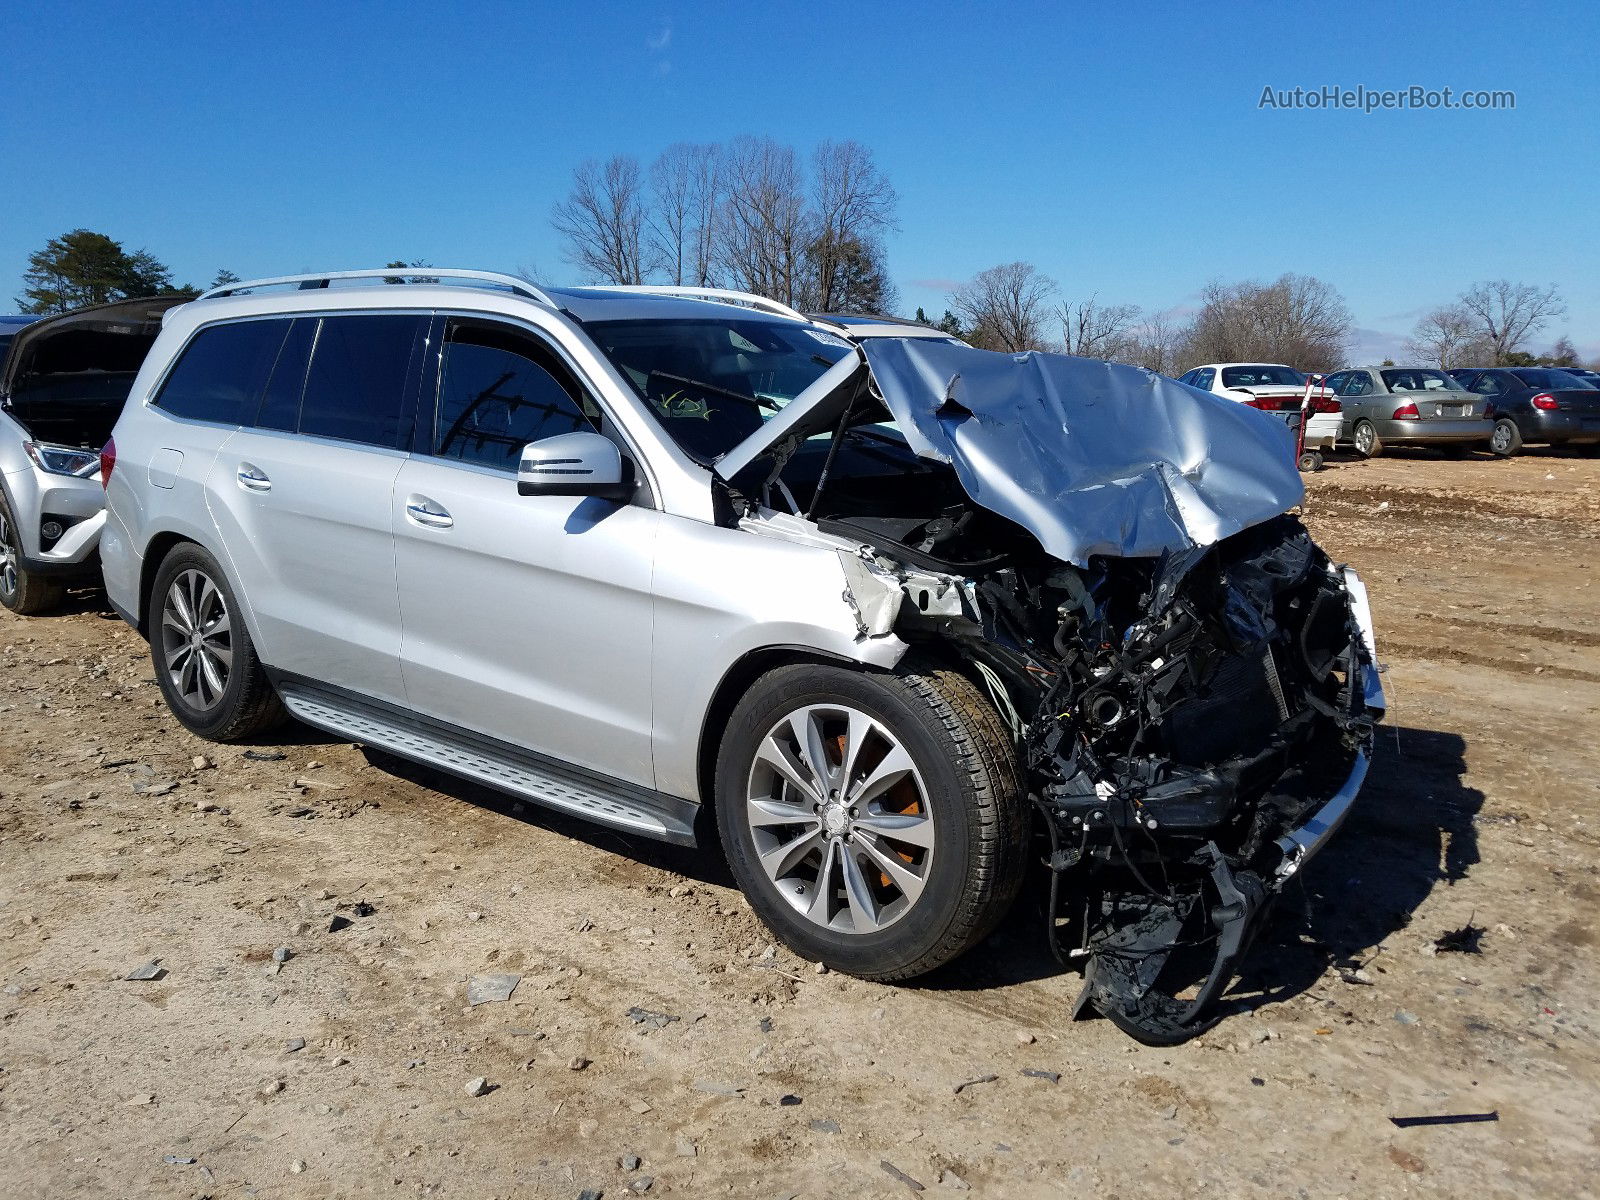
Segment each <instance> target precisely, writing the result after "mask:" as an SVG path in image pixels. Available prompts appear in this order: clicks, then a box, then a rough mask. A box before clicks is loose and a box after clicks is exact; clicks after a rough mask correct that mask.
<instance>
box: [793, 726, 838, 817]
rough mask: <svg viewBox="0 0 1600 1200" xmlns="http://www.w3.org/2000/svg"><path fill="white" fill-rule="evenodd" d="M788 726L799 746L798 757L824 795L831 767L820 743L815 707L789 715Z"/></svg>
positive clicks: (831, 777) (820, 736)
mask: <svg viewBox="0 0 1600 1200" xmlns="http://www.w3.org/2000/svg"><path fill="white" fill-rule="evenodd" d="M789 728H790V730H792V731H793V733H794V740H795V744H796V745H797V746H799V747H800V759H801V761H802V762H803V763H804V764H805V766H806V769H807V770H809V771H810V772H811V777H812V779H814V780H816V783H815V785H814V786H815V788H816V791H817V792H818V794H819V795H822V796H826V795H827V793H828V788H829V785H830V784H831V783H832V781H833V769H832V767H831V766H830V765H829V762H828V751H827V748H826V747H824V746H823V744H822V727H821V725H819V724H818V723H817V714H816V710H815V709H809V708H808V709H802V710H801V711H800V712H797V713H793V714H791V715H790V717H789Z"/></svg>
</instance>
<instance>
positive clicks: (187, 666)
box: [161, 569, 233, 712]
mask: <svg viewBox="0 0 1600 1200" xmlns="http://www.w3.org/2000/svg"><path fill="white" fill-rule="evenodd" d="M161 652H162V661H163V662H164V663H165V664H166V671H167V677H168V679H169V680H170V681H171V683H172V686H173V688H174V689H175V690H176V691H177V693H178V695H180V696H182V697H183V699H184V702H185V703H187V704H189V705H190V706H191V707H193V708H195V709H197V710H199V711H202V712H204V711H206V710H208V709H213V708H215V707H216V706H217V705H218V704H220V703H221V702H222V694H223V692H224V691H226V690H227V687H228V673H229V672H230V671H231V670H232V669H233V622H232V618H231V616H230V615H229V613H228V605H227V601H225V600H224V599H223V597H222V592H221V590H220V589H219V588H218V587H217V585H216V584H215V583H213V582H212V581H211V579H210V578H209V577H208V576H206V575H205V574H204V573H203V572H201V571H196V570H193V569H190V570H186V571H182V572H180V573H179V574H178V575H177V576H176V577H175V578H174V579H173V580H172V584H171V586H170V587H168V589H167V598H166V603H165V604H164V605H163V607H162V610H161Z"/></svg>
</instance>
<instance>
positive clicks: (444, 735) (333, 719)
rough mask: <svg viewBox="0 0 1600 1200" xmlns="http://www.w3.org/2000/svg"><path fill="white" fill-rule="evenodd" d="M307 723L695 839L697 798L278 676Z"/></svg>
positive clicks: (531, 795)
mask: <svg viewBox="0 0 1600 1200" xmlns="http://www.w3.org/2000/svg"><path fill="white" fill-rule="evenodd" d="M276 683H277V686H278V695H279V696H280V697H282V699H283V704H284V707H285V708H287V709H288V710H289V712H290V713H291V714H293V715H294V716H295V717H296V718H298V719H299V720H301V721H304V722H305V723H306V724H307V725H311V726H314V727H316V728H317V729H321V730H325V731H326V732H328V733H331V734H334V735H335V736H337V737H341V738H345V739H347V740H349V741H352V742H360V743H361V744H363V745H367V746H372V747H374V748H376V749H380V750H386V751H388V752H389V753H390V754H395V755H398V756H399V757H401V758H407V759H410V760H411V761H413V762H418V763H422V764H423V765H425V766H430V767H436V768H438V769H439V770H441V771H448V772H449V773H450V774H452V775H459V776H461V777H463V778H465V779H472V780H475V781H477V782H478V783H484V784H487V785H488V786H490V787H492V788H498V789H499V790H501V791H504V792H509V793H511V794H512V795H514V796H517V797H520V798H521V799H524V800H530V801H532V802H533V803H535V804H540V805H543V806H544V807H546V808H552V809H555V810H556V811H558V812H564V813H569V814H571V815H572V816H576V817H582V818H584V819H585V820H588V821H594V822H596V823H597V824H600V825H608V826H610V827H611V828H613V829H620V830H623V831H625V832H628V833H635V834H643V835H644V836H646V837H650V838H656V839H659V840H661V841H666V842H675V843H677V844H678V845H682V846H693V845H696V844H697V842H696V839H695V835H694V817H695V813H696V812H697V811H698V809H699V805H697V804H694V803H693V802H691V801H688V800H681V799H678V798H676V797H673V796H667V795H664V794H662V793H660V792H656V791H652V790H650V789H648V788H642V787H638V786H636V785H634V784H628V783H624V782H622V781H621V780H619V779H610V778H607V777H605V776H602V775H596V774H595V773H593V772H591V771H586V770H584V769H583V768H581V767H575V766H572V765H570V764H568V763H563V762H558V761H556V760H555V759H551V758H547V757H545V756H544V755H540V754H535V753H533V752H532V751H528V750H523V749H520V748H519V747H516V746H511V745H508V744H507V743H505V742H502V741H499V740H498V739H496V738H490V737H486V736H484V735H482V734H478V733H473V732H472V731H470V730H466V729H461V728H459V727H456V726H453V725H447V724H445V723H444V722H442V721H435V720H431V719H429V718H427V717H423V716H419V715H418V714H416V713H412V712H408V711H406V710H404V709H400V708H395V707H393V706H391V705H388V704H384V703H381V702H379V701H374V700H372V699H369V698H368V697H365V696H356V695H352V694H351V693H349V692H345V691H343V690H342V689H334V688H330V687H327V686H325V685H322V684H317V683H312V682H309V681H306V680H301V679H294V678H283V677H282V676H280V677H278V678H277V679H276Z"/></svg>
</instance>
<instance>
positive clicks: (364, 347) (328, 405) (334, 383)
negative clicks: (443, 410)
mask: <svg viewBox="0 0 1600 1200" xmlns="http://www.w3.org/2000/svg"><path fill="white" fill-rule="evenodd" d="M425 322H426V318H425V317H420V316H388V315H379V316H370V317H367V316H349V317H324V318H323V319H322V327H321V329H320V330H318V332H317V339H316V346H315V348H314V349H313V350H312V353H311V369H310V370H309V371H307V372H306V386H305V393H304V395H303V396H302V398H301V401H300V424H299V429H300V432H301V433H309V434H315V435H316V436H318V437H328V438H339V439H340V440H342V441H347V442H366V443H368V444H370V445H374V446H391V447H396V448H398V447H399V446H400V445H401V443H402V441H409V440H410V435H411V429H410V420H409V407H410V406H409V403H408V401H409V394H408V393H409V391H410V387H409V385H410V381H411V379H412V378H413V374H414V372H413V370H412V367H413V363H412V357H413V355H414V354H415V353H416V352H417V350H418V349H419V348H420V341H421V339H420V337H419V335H420V333H421V331H422V327H423V325H424V323H425Z"/></svg>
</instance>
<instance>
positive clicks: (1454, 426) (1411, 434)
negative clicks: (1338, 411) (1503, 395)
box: [1327, 366, 1494, 446]
mask: <svg viewBox="0 0 1600 1200" xmlns="http://www.w3.org/2000/svg"><path fill="white" fill-rule="evenodd" d="M1327 387H1328V388H1329V389H1330V390H1331V391H1332V392H1333V393H1334V395H1336V396H1338V397H1339V402H1340V404H1342V405H1343V406H1344V421H1345V436H1346V437H1347V438H1348V437H1350V436H1351V435H1352V433H1353V431H1354V430H1355V427H1356V425H1357V423H1359V422H1361V421H1368V422H1370V423H1371V424H1372V426H1373V428H1374V429H1375V430H1376V431H1377V434H1378V437H1379V438H1380V439H1382V440H1383V441H1384V442H1386V443H1390V444H1397V445H1418V446H1420V445H1450V444H1454V445H1463V444H1471V443H1478V442H1482V443H1484V444H1487V443H1488V441H1489V435H1490V434H1491V433H1493V432H1494V422H1493V421H1492V420H1489V419H1486V417H1485V411H1486V409H1485V401H1484V398H1483V397H1482V396H1476V395H1474V394H1472V393H1471V392H1469V391H1467V390H1466V389H1465V388H1463V387H1462V386H1461V384H1460V383H1458V382H1457V381H1456V380H1454V379H1452V378H1451V377H1450V376H1449V375H1448V374H1446V373H1445V372H1444V371H1441V370H1439V369H1438V368H1436V367H1405V366H1402V367H1345V368H1343V369H1341V370H1338V371H1335V372H1334V373H1333V374H1331V375H1329V376H1328V379H1327ZM1407 406H1414V407H1415V410H1416V415H1415V416H1412V417H1407V418H1397V417H1396V416H1395V413H1396V412H1399V411H1401V410H1402V409H1405V408H1406V407H1407Z"/></svg>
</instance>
